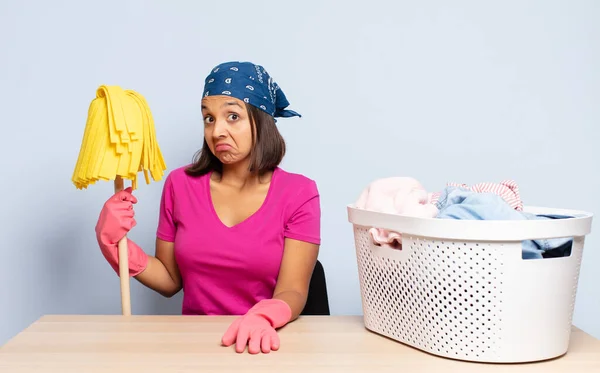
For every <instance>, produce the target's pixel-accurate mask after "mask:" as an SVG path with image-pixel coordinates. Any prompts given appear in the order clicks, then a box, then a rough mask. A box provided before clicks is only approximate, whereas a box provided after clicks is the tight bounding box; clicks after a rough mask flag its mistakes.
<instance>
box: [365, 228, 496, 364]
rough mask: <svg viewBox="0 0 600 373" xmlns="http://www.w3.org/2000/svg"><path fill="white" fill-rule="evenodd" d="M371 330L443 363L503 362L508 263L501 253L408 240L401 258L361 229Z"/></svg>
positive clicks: (489, 247)
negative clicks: (505, 267)
mask: <svg viewBox="0 0 600 373" xmlns="http://www.w3.org/2000/svg"><path fill="white" fill-rule="evenodd" d="M354 234H355V241H356V253H357V263H358V269H359V280H360V288H361V296H362V300H363V310H364V320H365V326H366V327H367V328H368V329H370V330H372V331H374V332H377V333H379V334H382V335H385V336H387V337H390V338H393V339H395V340H398V341H400V342H403V343H406V344H408V345H411V346H414V347H416V348H419V349H422V350H424V351H428V352H431V353H434V354H437V355H441V356H447V357H452V358H457V359H465V360H489V361H494V360H497V359H498V356H497V352H498V350H497V347H498V344H499V343H500V339H501V326H502V306H501V305H502V297H503V292H502V285H503V284H502V270H503V263H502V255H501V254H499V252H498V245H494V244H491V243H485V244H479V243H469V242H443V241H436V240H433V239H426V238H423V237H406V236H405V237H404V241H403V242H404V244H403V248H402V250H401V251H398V250H393V249H389V248H384V247H379V246H376V245H374V244H372V242H371V238H370V235H369V233H368V229H366V228H364V227H360V226H355V227H354Z"/></svg>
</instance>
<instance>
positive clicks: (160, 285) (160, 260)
mask: <svg viewBox="0 0 600 373" xmlns="http://www.w3.org/2000/svg"><path fill="white" fill-rule="evenodd" d="M135 279H136V280H138V281H139V282H140V283H142V284H144V285H145V286H147V287H149V288H150V289H152V290H154V291H156V292H157V293H159V294H161V295H163V296H165V297H172V296H173V295H175V294H177V293H178V292H179V290H181V274H180V273H179V268H178V267H177V263H176V261H175V252H174V244H173V242H168V241H163V240H161V239H160V238H157V239H156V253H155V256H151V255H148V265H147V266H146V269H144V271H142V272H141V273H140V274H138V275H137V276H135Z"/></svg>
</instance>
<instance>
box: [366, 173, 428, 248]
mask: <svg viewBox="0 0 600 373" xmlns="http://www.w3.org/2000/svg"><path fill="white" fill-rule="evenodd" d="M431 196H432V194H431V193H427V191H426V190H425V188H424V187H423V186H422V185H421V183H420V182H419V181H417V180H416V179H413V178H411V177H389V178H383V179H378V180H375V181H373V182H371V183H370V184H369V185H368V186H367V187H366V188H365V189H364V190H363V191H362V193H361V195H360V196H359V198H358V200H357V201H356V203H355V206H356V208H360V209H364V210H369V211H375V212H382V213H389V214H398V215H406V216H414V217H426V218H433V217H435V216H436V215H437V214H438V208H437V207H436V206H435V205H434V204H432V203H431ZM369 233H370V235H371V237H372V238H373V241H374V242H375V243H376V244H378V245H382V246H388V247H392V248H396V249H399V248H401V247H402V235H401V233H400V232H390V231H388V230H385V229H381V228H371V229H370V230H369Z"/></svg>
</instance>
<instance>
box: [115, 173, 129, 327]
mask: <svg viewBox="0 0 600 373" xmlns="http://www.w3.org/2000/svg"><path fill="white" fill-rule="evenodd" d="M123 189H124V185H123V179H122V178H121V177H120V176H117V177H116V178H115V193H117V192H120V191H122V190H123ZM118 248H119V278H120V280H121V311H122V312H123V315H124V316H131V293H130V290H129V257H128V256H127V254H128V252H127V250H128V248H127V236H125V237H123V238H121V240H120V241H119V245H118Z"/></svg>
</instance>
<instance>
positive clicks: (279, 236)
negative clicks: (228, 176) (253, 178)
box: [157, 167, 321, 315]
mask: <svg viewBox="0 0 600 373" xmlns="http://www.w3.org/2000/svg"><path fill="white" fill-rule="evenodd" d="M320 227H321V210H320V199H319V192H318V189H317V185H316V183H315V182H314V181H313V180H311V179H309V178H307V177H305V176H303V175H299V174H294V173H289V172H286V171H284V170H282V169H281V168H277V169H275V171H274V173H273V176H272V179H271V184H270V186H269V191H268V193H267V196H266V198H265V201H264V203H263V204H262V206H261V207H260V208H259V210H258V211H256V213H254V214H253V215H252V216H250V217H249V218H248V219H246V220H244V221H243V222H241V223H239V224H237V225H235V226H233V227H231V228H229V227H227V226H226V225H224V224H223V223H222V222H221V220H220V219H219V217H218V215H217V214H216V212H215V209H214V207H213V204H212V199H211V195H210V173H208V174H206V175H203V176H200V177H191V176H188V175H187V174H186V173H185V172H184V168H183V167H181V168H178V169H175V170H173V171H172V172H170V173H169V175H168V176H167V178H166V180H165V184H164V188H163V192H162V198H161V203H160V216H159V222H158V229H157V236H158V238H160V239H162V240H165V241H169V242H174V243H175V244H174V246H175V258H176V261H177V264H178V266H179V270H180V272H181V277H182V280H183V292H184V297H183V307H182V313H183V314H184V315H242V314H245V313H246V312H247V311H248V309H250V307H252V306H253V305H254V304H256V303H257V302H258V301H260V300H262V299H266V298H271V297H272V296H273V291H274V289H275V284H276V281H277V276H278V274H279V267H280V264H281V259H282V255H283V249H284V241H285V237H289V238H291V239H296V240H301V241H307V242H311V243H315V244H320V241H321V237H320V235H321V231H320Z"/></svg>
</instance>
